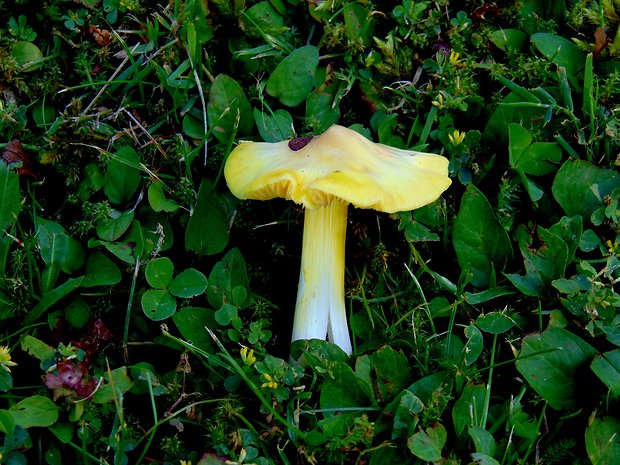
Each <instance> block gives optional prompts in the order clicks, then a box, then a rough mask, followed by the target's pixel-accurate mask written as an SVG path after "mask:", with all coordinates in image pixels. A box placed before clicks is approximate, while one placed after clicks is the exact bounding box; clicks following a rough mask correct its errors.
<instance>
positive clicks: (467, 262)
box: [452, 184, 512, 287]
mask: <svg viewBox="0 0 620 465" xmlns="http://www.w3.org/2000/svg"><path fill="white" fill-rule="evenodd" d="M452 243H453V245H454V250H455V251H456V255H457V258H458V262H459V265H460V266H461V270H463V272H470V271H471V273H472V284H474V285H475V286H478V287H485V286H488V285H489V284H490V283H491V282H492V281H494V274H495V270H501V269H502V268H503V267H504V263H505V262H506V260H507V259H508V258H510V257H511V256H512V247H511V245H510V239H509V238H508V235H507V234H506V231H505V230H504V228H503V227H502V225H501V224H500V223H499V221H498V220H497V218H496V216H495V215H494V213H493V210H492V208H491V205H490V204H489V201H488V200H487V198H486V197H485V195H484V194H483V193H482V192H481V191H479V190H478V189H477V188H476V187H474V186H473V185H471V184H470V185H469V186H467V191H466V192H465V194H464V195H463V198H462V200H461V208H460V209H459V213H458V215H457V217H456V220H455V221H454V229H453V235H452Z"/></svg>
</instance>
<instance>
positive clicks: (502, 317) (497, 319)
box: [476, 312, 516, 334]
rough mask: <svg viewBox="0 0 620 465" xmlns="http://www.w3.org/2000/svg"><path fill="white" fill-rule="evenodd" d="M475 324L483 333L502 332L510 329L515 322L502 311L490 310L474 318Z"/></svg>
mask: <svg viewBox="0 0 620 465" xmlns="http://www.w3.org/2000/svg"><path fill="white" fill-rule="evenodd" d="M476 325H477V326H478V327H479V328H480V329H481V330H482V331H484V332H485V333H490V334H502V333H505V332H506V331H509V330H510V329H512V327H513V326H515V325H516V322H515V321H514V320H513V319H512V318H511V317H510V316H508V315H506V314H505V313H502V312H490V313H487V314H486V315H480V316H479V317H478V318H476Z"/></svg>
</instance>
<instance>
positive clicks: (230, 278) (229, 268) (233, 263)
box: [207, 248, 249, 308]
mask: <svg viewBox="0 0 620 465" xmlns="http://www.w3.org/2000/svg"><path fill="white" fill-rule="evenodd" d="M237 286H243V287H244V288H246V289H248V288H249V280H248V275H247V272H246V267H245V260H244V259H243V256H242V255H241V252H239V249H236V248H235V249H231V250H230V251H229V252H228V253H227V254H226V255H224V257H223V258H222V260H220V261H219V262H218V263H216V264H215V266H214V267H213V269H212V270H211V273H210V274H209V287H208V288H207V299H208V301H209V304H211V306H212V307H213V308H220V307H221V306H222V305H224V304H225V303H227V302H233V301H234V299H233V289H234V288H236V287H237ZM248 300H249V299H248ZM237 304H238V306H240V307H242V306H244V305H247V304H248V301H247V300H246V302H238V303H237Z"/></svg>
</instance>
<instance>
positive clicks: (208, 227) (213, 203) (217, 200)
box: [185, 179, 229, 255]
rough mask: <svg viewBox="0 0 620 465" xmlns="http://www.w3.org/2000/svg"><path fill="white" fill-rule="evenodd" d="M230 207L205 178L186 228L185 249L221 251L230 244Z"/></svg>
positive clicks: (204, 251) (210, 251)
mask: <svg viewBox="0 0 620 465" xmlns="http://www.w3.org/2000/svg"><path fill="white" fill-rule="evenodd" d="M228 221H229V207H228V205H227V204H226V201H225V197H224V196H222V195H219V194H218V193H217V192H216V191H215V188H214V187H213V185H212V184H211V182H210V181H208V180H207V179H203V180H202V182H201V183H200V188H199V189H198V199H197V201H196V206H195V207H194V209H193V211H192V216H191V217H190V219H189V223H188V225H187V228H186V229H185V249H186V250H189V251H192V252H196V253H197V254H199V255H213V254H216V253H220V252H221V251H222V250H224V248H225V247H226V245H227V244H228V234H229V231H228Z"/></svg>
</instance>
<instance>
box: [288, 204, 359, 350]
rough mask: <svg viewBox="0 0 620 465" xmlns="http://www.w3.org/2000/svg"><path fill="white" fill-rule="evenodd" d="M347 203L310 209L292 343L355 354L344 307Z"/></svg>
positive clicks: (306, 212) (306, 223) (307, 215)
mask: <svg viewBox="0 0 620 465" xmlns="http://www.w3.org/2000/svg"><path fill="white" fill-rule="evenodd" d="M346 232H347V203H346V202H343V201H341V200H337V199H334V200H333V201H332V202H331V203H330V204H329V205H327V206H325V207H320V208H314V209H306V210H305V217H304V234H303V243H302V251H301V270H300V273H299V288H298V291H297V304H296V306H295V320H294V322H293V337H292V340H293V341H296V340H298V339H325V337H326V336H327V337H328V338H329V341H330V342H333V343H334V344H337V345H338V346H340V348H341V349H342V350H344V351H345V352H346V353H347V354H349V355H350V354H351V352H353V347H352V346H351V339H350V337H349V327H348V324H347V312H346V309H345V305H344V245H345V239H346Z"/></svg>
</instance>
